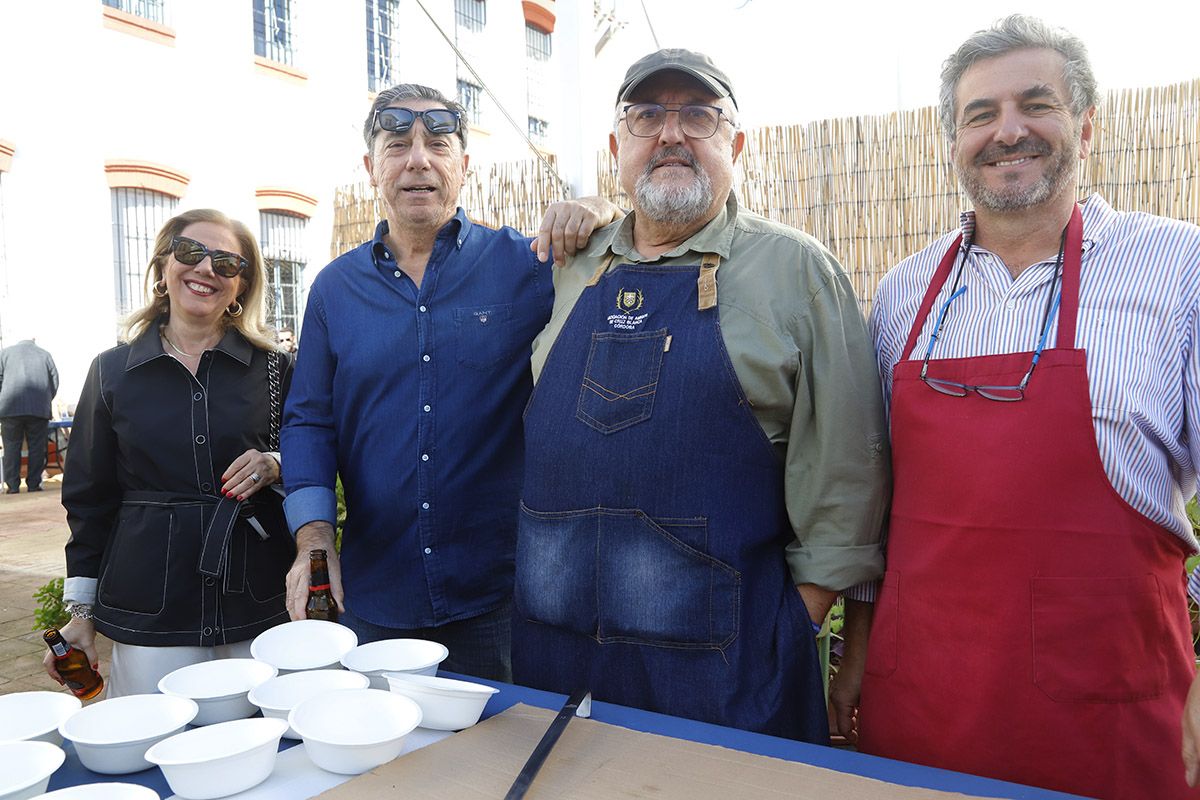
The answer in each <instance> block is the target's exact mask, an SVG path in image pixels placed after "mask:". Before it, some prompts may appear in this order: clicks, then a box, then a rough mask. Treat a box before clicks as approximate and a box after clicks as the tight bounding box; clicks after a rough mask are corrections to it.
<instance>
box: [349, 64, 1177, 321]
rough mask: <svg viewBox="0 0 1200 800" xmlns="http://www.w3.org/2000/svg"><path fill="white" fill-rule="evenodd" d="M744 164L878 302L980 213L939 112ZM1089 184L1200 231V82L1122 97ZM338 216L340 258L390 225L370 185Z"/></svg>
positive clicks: (529, 215)
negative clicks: (891, 274)
mask: <svg viewBox="0 0 1200 800" xmlns="http://www.w3.org/2000/svg"><path fill="white" fill-rule="evenodd" d="M739 164H740V173H739V175H738V195H739V198H740V200H741V202H742V204H743V205H744V206H745V207H746V208H749V209H751V210H753V211H756V212H758V213H760V214H762V215H764V216H766V217H770V218H772V219H776V220H779V221H781V222H784V223H787V224H789V225H793V226H795V227H798V228H801V229H803V230H805V231H807V232H809V233H811V234H812V235H813V236H815V237H817V238H818V239H820V240H821V241H822V242H824V243H825V244H826V246H828V247H829V249H830V250H832V251H833V253H834V254H835V255H836V256H837V257H838V259H839V260H840V261H841V262H842V264H843V265H844V266H845V267H846V270H847V271H848V272H849V274H850V276H851V279H852V281H853V283H854V287H855V289H856V291H857V292H858V294H859V298H860V299H861V300H862V301H863V303H864V306H866V305H869V303H870V300H871V298H872V297H873V295H874V292H875V286H876V284H877V283H878V281H879V278H880V277H881V276H882V275H883V273H884V272H886V271H887V270H888V269H889V268H890V267H891V266H892V265H894V264H895V263H896V262H897V261H899V260H900V259H902V258H904V257H905V256H906V255H908V254H910V253H913V252H915V251H916V250H918V249H920V248H921V247H924V246H925V245H926V244H927V243H928V242H929V241H930V240H932V239H933V238H934V237H936V236H938V235H939V234H941V233H943V232H944V231H947V230H950V229H952V228H954V227H955V226H956V225H957V224H958V215H959V212H960V211H961V210H962V209H963V208H966V207H967V201H966V198H965V197H964V196H963V195H962V194H961V193H960V191H959V189H958V184H957V182H956V180H955V177H954V172H953V167H952V163H951V159H950V148H949V145H948V143H947V141H946V138H945V136H944V135H943V133H942V131H941V127H940V125H939V124H938V119H937V113H936V110H935V109H934V108H933V107H926V108H920V109H916V110H914V111H901V112H896V113H892V114H882V115H877V116H865V117H853V118H845V119H831V120H821V121H819V122H813V123H810V124H807V125H789V126H773V127H765V128H758V129H755V130H750V131H748V132H747V142H746V147H745V149H744V150H743V152H742V158H741V159H740V161H739ZM596 170H597V179H598V185H599V191H600V193H601V194H602V195H604V196H606V197H608V198H610V199H612V200H614V201H615V202H617V203H618V204H619V205H622V206H623V207H625V208H628V207H629V200H628V198H627V197H625V196H624V194H623V192H621V190H620V187H618V186H617V183H616V177H615V164H614V162H613V159H612V156H611V155H610V154H609V153H608V152H607V151H604V152H601V153H599V154H598V156H597V161H596ZM1080 184H1081V186H1080V189H1081V195H1086V194H1087V193H1090V192H1092V191H1098V192H1100V193H1101V194H1103V195H1104V196H1105V198H1106V199H1107V200H1108V201H1109V202H1110V203H1111V204H1112V205H1113V206H1114V207H1115V208H1118V209H1120V210H1123V211H1146V212H1149V213H1153V214H1160V215H1163V216H1168V217H1175V218H1177V219H1182V220H1186V221H1189V222H1193V223H1197V224H1200V79H1197V80H1193V81H1188V82H1184V83H1178V84H1174V85H1170V86H1158V87H1151V88H1144V89H1128V90H1121V91H1115V92H1110V93H1108V95H1107V96H1106V98H1105V100H1104V102H1103V104H1102V105H1101V108H1100V111H1099V112H1098V114H1097V117H1096V122H1095V135H1094V140H1093V147H1092V154H1091V156H1090V157H1089V158H1088V160H1087V161H1086V162H1084V167H1083V169H1082V171H1081V175H1080ZM558 196H559V194H558V189H557V183H556V181H555V179H554V178H553V176H551V175H550V174H549V173H548V172H547V171H546V170H545V169H544V168H543V167H541V166H540V165H539V164H538V163H537V162H536V161H532V160H531V161H528V162H526V161H521V162H511V163H504V164H497V165H495V166H493V167H491V168H489V169H488V170H486V171H480V172H475V173H473V174H472V175H471V176H469V178H468V184H467V187H466V189H465V191H464V193H463V196H462V205H463V207H464V208H466V209H468V213H470V214H471V216H472V218H473V219H476V220H478V221H480V222H483V223H484V224H487V225H492V226H496V225H501V224H507V225H512V226H513V227H515V228H518V229H519V230H522V231H525V232H526V233H533V232H534V231H536V230H537V227H538V222H539V221H540V219H541V215H542V212H543V210H544V209H545V207H546V206H547V205H548V204H549V203H551V202H553V201H554V200H555V199H557V198H558ZM336 206H337V207H336V209H335V225H334V243H333V248H332V249H333V253H332V254H333V255H335V256H336V255H338V254H339V253H341V252H344V251H345V250H346V249H349V248H350V247H353V246H356V245H357V244H359V243H361V242H363V241H366V240H367V239H369V238H370V237H371V235H372V232H373V229H374V222H375V220H376V219H378V218H379V215H378V212H377V210H376V209H375V207H374V197H373V193H372V192H371V190H370V187H366V186H365V185H359V186H348V187H344V188H343V189H342V190H340V191H339V192H338V194H337V199H336Z"/></svg>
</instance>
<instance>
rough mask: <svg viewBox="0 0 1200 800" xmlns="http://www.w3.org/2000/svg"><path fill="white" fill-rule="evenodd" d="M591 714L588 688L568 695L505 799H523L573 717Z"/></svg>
mask: <svg viewBox="0 0 1200 800" xmlns="http://www.w3.org/2000/svg"><path fill="white" fill-rule="evenodd" d="M591 715H592V693H591V692H589V691H588V690H587V689H580V690H578V691H576V692H575V693H573V694H572V695H571V696H570V697H568V698H567V702H566V703H564V704H563V707H562V708H561V709H560V710H559V712H558V716H557V717H555V718H554V721H553V722H551V723H550V727H549V728H547V729H546V733H545V734H543V735H542V740H541V741H540V742H538V743H537V747H535V748H533V753H532V754H531V755H530V756H529V760H528V761H526V762H525V766H523V767H521V773H520V774H519V775H517V779H516V780H515V781H513V785H512V788H510V789H509V790H508V794H506V795H504V800H521V798H522V797H524V796H525V792H527V791H529V784H531V783H533V779H534V778H535V777H537V774H538V770H540V769H541V768H542V764H544V763H545V762H546V756H548V755H550V751H551V750H553V749H554V745H555V744H557V743H558V737H560V736H562V732H563V730H564V729H565V728H566V727H567V723H568V722H570V721H571V718H572V717H576V716H579V717H584V718H587V717H590V716H591Z"/></svg>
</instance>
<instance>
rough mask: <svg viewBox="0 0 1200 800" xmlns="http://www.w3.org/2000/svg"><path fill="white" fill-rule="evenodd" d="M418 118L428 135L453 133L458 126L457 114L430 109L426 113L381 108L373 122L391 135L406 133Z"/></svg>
mask: <svg viewBox="0 0 1200 800" xmlns="http://www.w3.org/2000/svg"><path fill="white" fill-rule="evenodd" d="M418 117H420V118H421V122H423V123H424V124H425V130H427V131H429V132H430V133H437V134H451V133H455V132H456V131H458V126H459V124H460V120H459V118H458V113H457V112H455V111H451V110H450V109H448V108H430V109H428V110H426V111H413V110H412V109H411V108H381V109H379V110H378V111H376V112H375V122H376V123H378V125H379V127H381V128H383V129H384V130H385V131H391V132H392V133H407V132H408V131H409V130H410V129H411V128H412V126H413V125H414V124H415V123H416V121H417V118H418Z"/></svg>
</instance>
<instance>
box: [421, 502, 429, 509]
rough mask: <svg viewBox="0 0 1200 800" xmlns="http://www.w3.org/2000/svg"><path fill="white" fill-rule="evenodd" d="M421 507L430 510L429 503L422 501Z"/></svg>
mask: <svg viewBox="0 0 1200 800" xmlns="http://www.w3.org/2000/svg"><path fill="white" fill-rule="evenodd" d="M421 508H423V509H425V510H426V511H428V510H429V503H421Z"/></svg>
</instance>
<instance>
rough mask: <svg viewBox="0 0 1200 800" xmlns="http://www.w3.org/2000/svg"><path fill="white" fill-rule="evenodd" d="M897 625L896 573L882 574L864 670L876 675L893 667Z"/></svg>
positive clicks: (898, 621) (884, 672)
mask: <svg viewBox="0 0 1200 800" xmlns="http://www.w3.org/2000/svg"><path fill="white" fill-rule="evenodd" d="M899 625H900V573H898V572H894V571H889V572H885V573H884V574H883V583H882V584H880V587H879V594H878V595H877V596H876V598H875V616H874V618H873V620H872V622H871V638H870V640H869V644H868V647H867V667H866V670H867V672H868V673H870V674H871V675H874V676H876V677H878V678H886V677H888V676H889V675H891V674H892V673H893V672H895V671H896V664H897V660H898V659H897V643H896V642H897V636H896V631H897V628H899Z"/></svg>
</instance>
